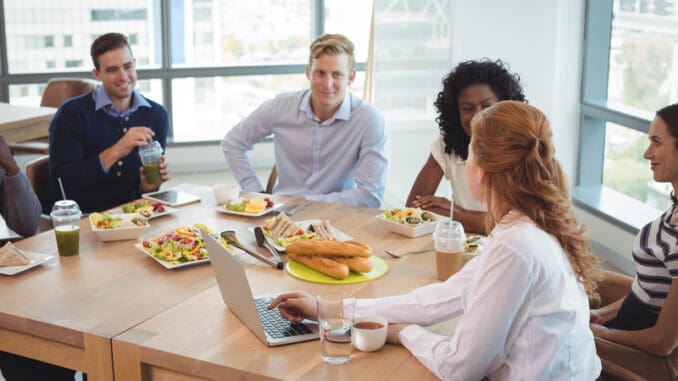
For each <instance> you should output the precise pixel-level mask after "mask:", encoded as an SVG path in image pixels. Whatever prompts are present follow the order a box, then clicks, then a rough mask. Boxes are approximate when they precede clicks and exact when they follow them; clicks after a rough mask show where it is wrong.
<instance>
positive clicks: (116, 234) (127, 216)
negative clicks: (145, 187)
mask: <svg viewBox="0 0 678 381" xmlns="http://www.w3.org/2000/svg"><path fill="white" fill-rule="evenodd" d="M111 216H115V217H120V218H122V221H120V222H119V223H118V225H120V226H117V227H114V228H111V229H98V228H97V227H96V225H94V224H93V223H92V219H91V218H90V219H89V224H90V226H91V227H92V231H93V232H94V234H95V235H96V236H97V237H99V239H100V240H102V241H104V242H106V241H122V240H126V239H137V238H138V237H139V236H140V235H142V234H143V233H144V232H146V231H147V230H148V229H149V228H150V227H151V226H150V225H149V224H148V221H146V219H144V218H143V217H141V216H140V215H139V214H137V213H122V214H111ZM132 218H141V219H142V220H143V221H144V223H145V225H144V226H137V225H134V224H133V223H132V222H131V220H132Z"/></svg>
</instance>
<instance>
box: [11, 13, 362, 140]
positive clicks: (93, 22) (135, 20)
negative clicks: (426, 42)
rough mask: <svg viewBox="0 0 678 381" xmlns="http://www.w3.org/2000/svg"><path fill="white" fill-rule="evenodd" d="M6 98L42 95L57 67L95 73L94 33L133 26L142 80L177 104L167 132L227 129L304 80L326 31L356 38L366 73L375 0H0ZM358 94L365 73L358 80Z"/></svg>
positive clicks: (206, 135)
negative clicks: (313, 47)
mask: <svg viewBox="0 0 678 381" xmlns="http://www.w3.org/2000/svg"><path fill="white" fill-rule="evenodd" d="M2 6H3V8H2V11H3V16H4V20H5V23H4V29H3V31H2V33H3V35H2V37H3V38H2V40H3V41H4V42H5V44H4V45H5V49H4V50H3V51H2V54H3V56H4V57H5V58H6V59H5V60H4V62H5V63H6V64H5V65H3V67H2V73H1V76H0V81H1V84H2V85H3V86H2V90H3V91H2V94H1V96H0V100H3V101H9V102H10V103H12V104H23V105H38V104H39V103H40V97H41V95H42V92H43V90H44V84H45V83H46V82H47V80H49V78H51V77H57V76H81V77H89V76H91V74H89V72H90V70H91V67H92V64H91V59H90V57H89V47H90V44H91V43H92V41H93V39H94V38H96V36H98V35H100V34H103V33H106V32H110V31H118V32H121V33H124V34H126V35H127V36H129V40H130V44H131V46H132V49H133V51H134V55H135V58H136V60H137V71H138V77H139V83H138V89H139V90H140V91H141V92H142V93H143V94H144V95H146V96H147V97H149V98H151V99H153V100H155V101H157V102H159V103H161V104H163V105H165V106H166V107H167V108H168V110H169V111H170V114H171V120H172V131H171V141H173V142H175V143H177V142H197V141H214V140H217V139H221V138H222V137H223V135H224V133H225V132H226V131H227V130H228V129H229V128H230V127H232V126H233V125H234V124H235V123H236V122H237V121H238V120H240V119H241V118H242V117H243V116H244V115H247V114H248V113H249V112H251V111H252V110H253V109H254V108H255V107H256V106H258V105H259V104H260V103H261V102H262V101H264V100H266V99H268V98H271V97H273V96H274V95H275V94H276V93H279V92H282V91H287V90H293V89H299V88H304V87H306V86H308V82H307V80H306V78H305V76H304V74H303V73H304V68H305V65H306V63H307V59H308V46H309V44H310V42H311V41H312V40H313V39H314V38H315V37H317V36H318V35H320V34H322V33H324V32H325V31H327V32H333V33H334V32H338V33H343V34H346V35H347V36H348V37H349V38H351V40H352V41H353V42H354V43H355V45H356V59H357V61H358V69H359V78H362V79H364V73H363V72H361V71H362V70H364V66H365V60H366V59H367V48H368V42H369V30H370V14H371V10H372V3H371V2H370V1H364V0H341V1H339V0H327V1H321V0H261V1H238V0H167V1H165V0H163V1H161V0H145V1H139V0H119V1H116V2H111V1H102V0H90V1H85V0H61V1H46V0H4V2H3V3H2ZM352 90H353V91H354V92H356V93H357V94H359V95H362V83H361V82H358V85H357V86H354V87H353V88H352Z"/></svg>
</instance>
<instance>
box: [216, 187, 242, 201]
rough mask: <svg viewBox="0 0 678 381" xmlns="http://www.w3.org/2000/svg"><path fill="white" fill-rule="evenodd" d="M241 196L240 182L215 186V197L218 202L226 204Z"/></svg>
mask: <svg viewBox="0 0 678 381" xmlns="http://www.w3.org/2000/svg"><path fill="white" fill-rule="evenodd" d="M239 196H240V187H239V186H238V184H217V185H215V186H214V198H215V199H216V200H217V204H219V205H224V204H228V203H230V202H233V201H235V200H237V199H238V197H239Z"/></svg>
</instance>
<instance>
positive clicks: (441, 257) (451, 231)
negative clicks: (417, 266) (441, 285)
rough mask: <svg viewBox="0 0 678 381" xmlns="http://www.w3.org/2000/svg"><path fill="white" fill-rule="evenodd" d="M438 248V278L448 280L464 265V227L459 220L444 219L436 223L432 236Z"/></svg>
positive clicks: (436, 248)
mask: <svg viewBox="0 0 678 381" xmlns="http://www.w3.org/2000/svg"><path fill="white" fill-rule="evenodd" d="M431 238H432V239H433V242H434V247H435V250H436V270H437V275H438V280H440V281H444V280H447V278H449V277H450V276H452V275H454V274H456V273H457V272H458V271H459V270H461V268H462V266H463V255H464V242H465V241H466V234H465V233H464V227H463V226H462V224H461V223H460V222H458V221H452V220H442V221H440V222H438V224H437V225H436V229H435V231H434V232H433V235H432V236H431Z"/></svg>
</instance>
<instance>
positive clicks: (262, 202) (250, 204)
mask: <svg viewBox="0 0 678 381" xmlns="http://www.w3.org/2000/svg"><path fill="white" fill-rule="evenodd" d="M273 205H275V204H274V203H273V200H271V199H270V198H268V197H265V198H243V199H240V200H238V201H235V202H232V203H230V204H226V209H228V210H231V211H234V212H239V213H248V214H257V213H261V212H263V211H264V210H265V209H268V208H271V207H273Z"/></svg>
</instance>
